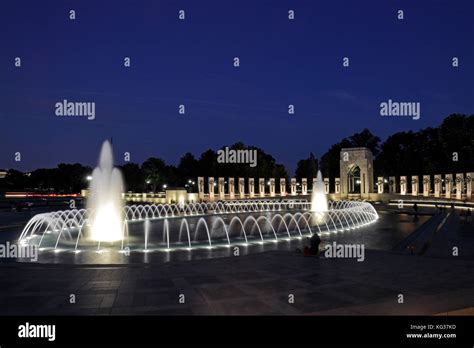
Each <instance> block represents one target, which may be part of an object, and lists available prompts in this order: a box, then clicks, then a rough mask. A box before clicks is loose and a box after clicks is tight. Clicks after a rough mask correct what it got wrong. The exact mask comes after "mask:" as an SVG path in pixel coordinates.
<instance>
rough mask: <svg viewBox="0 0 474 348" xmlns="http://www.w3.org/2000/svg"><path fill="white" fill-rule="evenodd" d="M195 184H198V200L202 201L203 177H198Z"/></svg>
mask: <svg viewBox="0 0 474 348" xmlns="http://www.w3.org/2000/svg"><path fill="white" fill-rule="evenodd" d="M197 182H198V198H199V199H204V177H203V176H199V177H198V180H197Z"/></svg>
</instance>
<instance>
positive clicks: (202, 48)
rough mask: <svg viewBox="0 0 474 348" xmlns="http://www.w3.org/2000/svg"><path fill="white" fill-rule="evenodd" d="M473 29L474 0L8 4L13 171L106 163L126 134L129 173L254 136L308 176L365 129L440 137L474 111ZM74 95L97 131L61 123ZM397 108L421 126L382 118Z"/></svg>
mask: <svg viewBox="0 0 474 348" xmlns="http://www.w3.org/2000/svg"><path fill="white" fill-rule="evenodd" d="M71 9H74V10H75V11H76V20H74V21H71V20H70V19H69V10H71ZM180 9H184V10H185V11H186V19H185V20H184V21H181V20H179V19H178V11H179V10H180ZM289 9H294V10H295V11H296V19H295V20H293V21H290V20H288V10H289ZM398 9H402V10H404V12H405V19H404V20H403V21H399V20H398V19H397V10H398ZM473 18H474V1H472V0H465V1H458V0H454V1H453V0H447V1H441V0H440V1H436V0H430V1H428V0H425V1H422V0H416V1H413V0H409V1H395V0H384V1H381V0H374V1H353V0H347V1H333V0H331V1H312V0H305V1H278V0H272V1H264V0H239V1H230V0H220V1H208V0H199V1H197V0H191V1H182V0H180V1H151V0H149V1H84V0H81V1H79V0H76V1H72V0H69V1H53V0H50V1H45V0H42V1H19V0H15V1H10V0H9V1H2V2H1V4H0V124H1V130H2V132H1V135H0V139H1V141H0V168H5V169H6V168H15V169H19V170H31V169H35V168H38V167H54V166H56V165H57V164H58V163H60V162H67V163H73V162H80V163H83V164H89V165H94V164H95V163H96V160H97V157H98V151H99V148H100V144H101V142H102V141H103V140H104V139H106V138H110V137H113V142H114V149H115V154H116V163H117V164H123V163H124V162H123V157H122V155H121V154H123V152H125V151H128V152H130V153H131V157H132V158H131V160H132V162H138V163H141V162H142V161H144V160H145V159H146V158H148V157H151V156H156V157H161V158H163V159H164V160H166V161H167V162H169V163H172V164H176V163H177V162H178V161H179V158H180V157H181V155H183V154H184V153H185V152H188V151H190V152H192V153H194V154H195V155H196V157H198V156H199V155H200V153H201V152H202V151H204V150H206V149H208V148H213V149H216V150H217V149H218V148H219V147H221V146H223V145H231V144H233V143H234V142H236V141H243V142H244V143H246V144H249V145H256V146H259V147H261V148H263V149H264V150H265V151H266V152H268V153H270V154H272V155H273V156H274V157H275V158H276V159H277V161H278V162H281V163H283V164H285V165H286V166H287V167H288V168H289V169H290V170H291V171H292V170H294V168H295V166H296V162H297V161H298V160H299V159H302V158H306V157H307V156H308V154H309V152H310V151H312V152H314V153H315V154H316V156H318V157H320V156H321V155H322V154H323V153H324V152H326V151H327V149H328V148H329V146H330V145H332V144H334V143H336V142H338V141H340V140H341V139H342V138H343V137H346V136H350V135H352V134H353V133H355V132H358V131H360V130H362V129H363V128H365V127H367V128H369V129H370V130H371V131H372V132H374V133H375V134H377V135H379V136H380V137H381V138H382V139H385V138H386V137H387V136H388V135H390V134H392V133H394V132H397V131H402V130H418V129H420V128H424V127H427V126H437V125H439V124H440V122H441V121H442V119H443V118H444V117H445V116H447V115H448V114H451V113H465V114H472V113H473V112H474V87H473V83H474V20H473ZM15 57H21V59H22V67H21V68H16V67H15V66H14V59H15ZM124 57H130V58H131V67H130V68H125V67H124V66H123V59H124ZM234 57H239V58H240V64H241V66H240V67H239V68H235V67H234V66H233V58H234ZM343 57H349V58H350V67H349V68H344V67H343V66H342V59H343ZM452 57H459V64H460V66H459V67H458V68H453V67H452V65H451V60H452ZM63 99H68V100H69V101H89V102H95V103H96V118H95V120H87V119H86V118H85V117H62V118H61V117H57V116H56V115H55V112H54V111H55V108H54V105H55V103H56V102H58V101H62V100H63ZM388 99H392V100H397V101H406V102H412V101H413V102H420V103H421V118H420V119H419V120H412V119H411V118H408V117H407V118H403V117H395V118H388V117H386V118H384V117H381V116H380V114H379V110H380V109H379V105H380V103H381V102H383V101H387V100H388ZM179 104H184V105H185V107H186V114H185V115H179V114H178V105H179ZM288 104H294V105H295V115H289V114H288V112H287V110H288ZM17 151H19V152H21V155H22V161H21V162H20V163H18V162H15V161H14V153H15V152H17Z"/></svg>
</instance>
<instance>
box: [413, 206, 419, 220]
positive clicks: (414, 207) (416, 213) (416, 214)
mask: <svg viewBox="0 0 474 348" xmlns="http://www.w3.org/2000/svg"><path fill="white" fill-rule="evenodd" d="M413 210H414V211H415V217H416V216H418V204H416V203H415V204H413Z"/></svg>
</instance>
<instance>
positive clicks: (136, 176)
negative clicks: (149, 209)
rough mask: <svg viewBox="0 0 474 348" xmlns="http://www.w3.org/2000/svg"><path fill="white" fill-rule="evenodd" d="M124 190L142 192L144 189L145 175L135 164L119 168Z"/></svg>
mask: <svg viewBox="0 0 474 348" xmlns="http://www.w3.org/2000/svg"><path fill="white" fill-rule="evenodd" d="M120 169H121V171H122V175H123V179H124V182H125V186H126V190H127V191H133V192H142V191H143V190H144V187H145V174H144V172H143V171H142V169H141V168H140V166H139V165H138V164H136V163H127V164H124V165H123V166H121V167H120Z"/></svg>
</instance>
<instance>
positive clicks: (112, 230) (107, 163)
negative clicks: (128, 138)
mask: <svg viewBox="0 0 474 348" xmlns="http://www.w3.org/2000/svg"><path fill="white" fill-rule="evenodd" d="M123 188H124V187H123V180H122V174H121V173H120V171H119V169H117V168H114V162H113V154H112V146H111V144H110V142H109V141H105V142H104V143H103V144H102V149H101V151H100V156H99V163H98V166H97V167H96V168H95V169H94V171H93V172H92V180H91V183H90V185H89V197H88V200H87V207H88V209H89V210H90V211H91V216H90V218H89V219H90V236H89V238H90V239H92V240H94V241H98V242H113V241H118V240H121V239H122V234H123V202H122V192H123Z"/></svg>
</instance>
